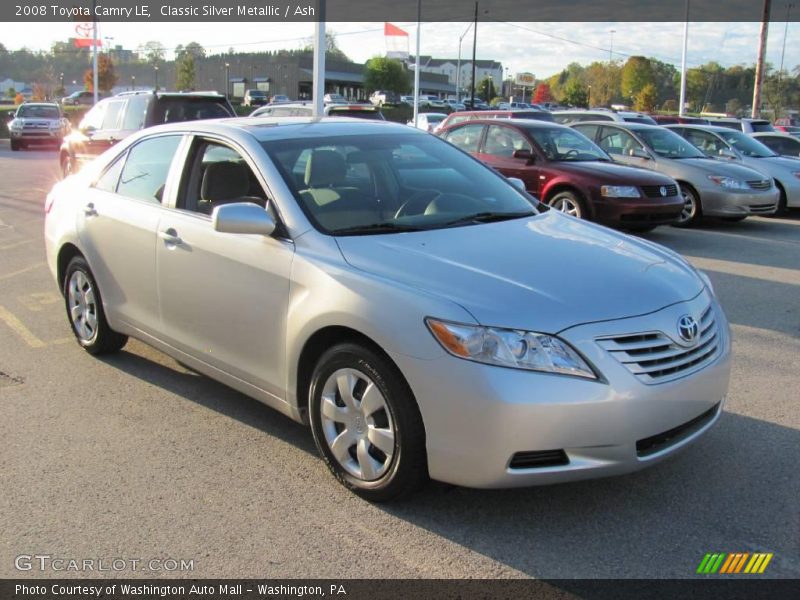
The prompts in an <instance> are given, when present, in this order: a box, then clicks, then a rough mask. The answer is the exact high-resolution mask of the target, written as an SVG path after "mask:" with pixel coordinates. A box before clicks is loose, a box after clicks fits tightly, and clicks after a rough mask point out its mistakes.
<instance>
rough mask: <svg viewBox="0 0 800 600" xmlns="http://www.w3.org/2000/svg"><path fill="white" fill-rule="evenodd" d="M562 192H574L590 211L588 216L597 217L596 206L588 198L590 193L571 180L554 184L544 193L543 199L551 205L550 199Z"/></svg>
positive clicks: (591, 218) (590, 217)
mask: <svg viewBox="0 0 800 600" xmlns="http://www.w3.org/2000/svg"><path fill="white" fill-rule="evenodd" d="M561 192H572V193H573V194H575V195H576V196H578V199H579V200H580V201H581V202H582V203H583V208H584V209H586V212H587V213H588V215H587V216H588V217H589V219H590V220H593V219H594V217H595V211H594V206H593V205H592V203H591V202H589V200H588V195H587V194H586V192H585V191H583V190H582V189H580V188H579V187H578V186H577V185H575V184H574V183H573V182H571V181H558V182H556V183H554V184H552V185H551V186H550V187H548V188H547V190H546V191H545V193H544V198H543V201H544V203H545V204H547V205H549V204H550V201H551V200H552V199H553V197H554V196H555V195H556V194H560V193H561Z"/></svg>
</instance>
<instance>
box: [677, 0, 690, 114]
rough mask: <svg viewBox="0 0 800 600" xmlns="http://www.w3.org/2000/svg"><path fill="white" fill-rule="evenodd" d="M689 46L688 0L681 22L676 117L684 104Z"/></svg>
mask: <svg viewBox="0 0 800 600" xmlns="http://www.w3.org/2000/svg"><path fill="white" fill-rule="evenodd" d="M688 45H689V0H686V17H685V18H684V21H683V54H682V55H681V99H680V104H679V105H678V116H679V117H682V116H683V112H684V110H685V109H684V105H685V104H686V52H687V47H688Z"/></svg>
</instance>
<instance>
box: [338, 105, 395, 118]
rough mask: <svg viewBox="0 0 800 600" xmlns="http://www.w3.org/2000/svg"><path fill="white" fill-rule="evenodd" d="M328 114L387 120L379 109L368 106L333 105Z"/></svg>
mask: <svg viewBox="0 0 800 600" xmlns="http://www.w3.org/2000/svg"><path fill="white" fill-rule="evenodd" d="M328 116H331V117H354V118H356V119H369V120H371V121H385V120H386V119H384V117H383V114H382V113H381V112H380V111H379V110H374V109H371V108H370V107H368V106H366V105H365V106H364V108H359V107H349V106H344V107H341V108H338V107H334V106H331V107H330V108H329V109H328Z"/></svg>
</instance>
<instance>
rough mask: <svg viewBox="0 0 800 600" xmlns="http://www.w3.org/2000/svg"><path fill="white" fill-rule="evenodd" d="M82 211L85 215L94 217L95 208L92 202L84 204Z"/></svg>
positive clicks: (95, 214) (95, 213)
mask: <svg viewBox="0 0 800 600" xmlns="http://www.w3.org/2000/svg"><path fill="white" fill-rule="evenodd" d="M83 212H84V214H85V215H86V216H87V217H96V216H97V210H95V208H94V202H89V204H87V205H86V206H84V207H83Z"/></svg>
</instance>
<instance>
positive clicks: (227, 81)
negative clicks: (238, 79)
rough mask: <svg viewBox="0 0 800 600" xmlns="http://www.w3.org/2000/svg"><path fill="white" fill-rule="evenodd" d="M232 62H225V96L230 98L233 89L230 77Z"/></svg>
mask: <svg viewBox="0 0 800 600" xmlns="http://www.w3.org/2000/svg"><path fill="white" fill-rule="evenodd" d="M230 69H231V63H227V62H226V63H225V97H226V98H227V99H228V100H230V91H231V77H230Z"/></svg>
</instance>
